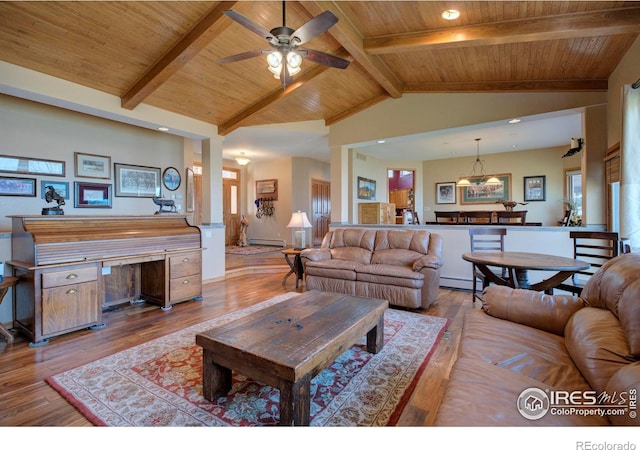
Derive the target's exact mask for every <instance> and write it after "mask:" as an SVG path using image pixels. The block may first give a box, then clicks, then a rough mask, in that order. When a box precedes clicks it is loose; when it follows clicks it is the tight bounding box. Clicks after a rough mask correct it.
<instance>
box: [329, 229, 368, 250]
mask: <svg viewBox="0 0 640 450" xmlns="http://www.w3.org/2000/svg"><path fill="white" fill-rule="evenodd" d="M375 239H376V230H369V229H367V228H338V229H336V230H334V231H333V235H332V236H331V242H330V243H329V248H337V247H360V248H363V249H365V250H369V251H370V252H372V251H373V248H374V243H375Z"/></svg>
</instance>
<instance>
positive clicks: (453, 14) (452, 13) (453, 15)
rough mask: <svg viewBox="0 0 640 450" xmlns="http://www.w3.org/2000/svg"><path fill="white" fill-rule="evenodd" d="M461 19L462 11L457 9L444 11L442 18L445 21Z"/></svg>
mask: <svg viewBox="0 0 640 450" xmlns="http://www.w3.org/2000/svg"><path fill="white" fill-rule="evenodd" d="M458 17H460V11H458V10H457V9H447V10H445V11H442V18H443V19H445V20H456V19H457V18H458Z"/></svg>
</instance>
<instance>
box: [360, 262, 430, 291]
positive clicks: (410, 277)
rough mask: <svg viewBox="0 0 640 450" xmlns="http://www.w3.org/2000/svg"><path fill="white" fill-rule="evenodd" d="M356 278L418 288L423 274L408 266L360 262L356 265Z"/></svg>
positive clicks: (369, 281)
mask: <svg viewBox="0 0 640 450" xmlns="http://www.w3.org/2000/svg"><path fill="white" fill-rule="evenodd" d="M355 271H356V280H357V281H363V282H368V283H377V284H387V285H393V286H403V287H409V288H413V289H420V288H421V287H422V286H423V285H424V275H423V274H422V273H420V272H414V271H413V270H411V269H410V268H409V267H402V266H394V265H388V264H360V265H358V266H356V268H355Z"/></svg>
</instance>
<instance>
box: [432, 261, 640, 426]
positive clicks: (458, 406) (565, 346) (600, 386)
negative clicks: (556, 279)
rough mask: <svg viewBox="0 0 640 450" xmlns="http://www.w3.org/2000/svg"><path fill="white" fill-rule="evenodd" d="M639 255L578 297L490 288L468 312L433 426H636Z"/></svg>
mask: <svg viewBox="0 0 640 450" xmlns="http://www.w3.org/2000/svg"><path fill="white" fill-rule="evenodd" d="M639 390H640V254H633V253H629V254H623V255H621V256H618V257H616V258H614V259H612V260H610V261H608V262H607V263H605V264H604V265H603V266H602V267H601V268H600V269H599V271H598V272H596V274H595V275H593V276H592V277H591V278H590V279H589V281H588V282H587V284H586V286H585V288H584V289H583V291H582V293H581V294H580V297H577V296H576V297H572V296H570V295H545V294H542V293H539V292H533V291H526V290H520V289H511V288H509V287H505V286H489V287H488V288H486V289H485V291H484V295H483V299H482V309H481V310H480V309H473V310H469V311H468V312H467V313H466V315H465V321H464V325H463V330H462V336H461V341H460V346H459V349H458V359H457V361H456V362H455V363H454V365H453V368H452V371H451V374H450V378H449V381H448V384H447V385H446V387H445V393H444V396H443V400H442V404H441V407H440V408H439V410H438V413H437V415H436V418H435V424H436V425H439V426H501V425H504V426H532V425H538V426H549V425H563V426H574V425H584V426H592V425H640V419H638V418H637V416H636V414H637V412H638V408H640V405H639V404H638V403H637V398H636V396H637V393H638V391H639Z"/></svg>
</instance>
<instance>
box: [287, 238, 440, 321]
mask: <svg viewBox="0 0 640 450" xmlns="http://www.w3.org/2000/svg"><path fill="white" fill-rule="evenodd" d="M300 257H301V260H302V264H303V267H304V274H305V289H307V290H311V289H319V290H322V291H330V292H338V293H344V294H349V295H355V296H359V297H370V298H381V299H385V300H388V301H389V303H390V304H391V305H395V306H401V307H406V308H411V309H417V308H427V307H429V305H431V304H432V303H433V302H434V300H435V299H436V298H437V296H438V290H439V285H440V267H441V266H442V237H441V236H440V235H438V234H433V233H430V232H429V231H427V230H410V229H399V230H390V229H370V228H336V229H334V230H331V231H329V232H328V233H327V234H326V235H325V237H324V239H323V241H322V245H321V246H320V248H313V249H305V250H303V251H302V253H301V255H300Z"/></svg>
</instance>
